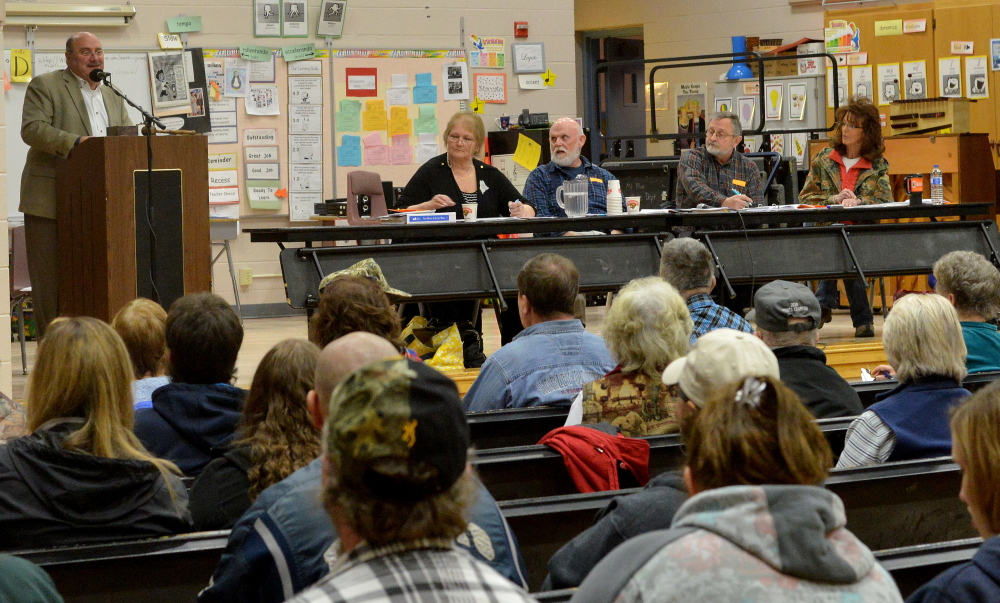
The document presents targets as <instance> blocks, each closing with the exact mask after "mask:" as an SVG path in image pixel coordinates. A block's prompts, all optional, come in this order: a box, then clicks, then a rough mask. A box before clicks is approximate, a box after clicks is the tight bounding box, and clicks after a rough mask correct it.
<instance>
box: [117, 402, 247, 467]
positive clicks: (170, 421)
mask: <svg viewBox="0 0 1000 603" xmlns="http://www.w3.org/2000/svg"><path fill="white" fill-rule="evenodd" d="M246 395H247V392H246V390H243V389H240V388H238V387H233V386H232V385H227V384H225V383H216V384H213V385H191V384H188V383H169V384H167V385H164V386H163V387H161V388H159V389H157V390H156V391H154V392H153V407H152V408H141V409H139V410H137V411H136V412H135V435H137V436H139V440H140V441H141V442H142V445H143V446H145V447H146V449H147V450H149V451H150V452H152V453H153V454H154V455H156V456H158V457H160V458H161V459H167V460H168V461H173V462H174V463H176V464H177V466H178V467H180V470H181V471H183V472H184V475H189V476H195V475H198V474H199V473H201V471H202V470H203V469H204V468H205V465H207V464H208V463H209V461H211V460H212V459H213V458H214V457H215V456H216V453H215V452H213V450H214V449H217V448H218V449H221V448H223V447H225V446H227V445H229V442H231V441H232V440H233V436H234V435H235V433H236V425H237V423H239V421H240V417H241V416H242V414H243V400H244V399H245V398H246Z"/></svg>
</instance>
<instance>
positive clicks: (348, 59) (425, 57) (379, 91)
mask: <svg viewBox="0 0 1000 603" xmlns="http://www.w3.org/2000/svg"><path fill="white" fill-rule="evenodd" d="M464 60H465V53H464V51H461V50H415V51H390V50H384V51H383V50H379V51H370V50H339V51H335V52H334V53H333V58H332V63H333V70H332V71H333V86H334V100H333V102H332V104H333V106H334V111H335V112H338V113H339V112H340V111H341V108H342V104H341V103H342V101H345V100H347V101H358V102H360V103H361V110H362V111H365V110H366V108H367V107H368V106H369V105H368V103H369V102H371V101H374V102H375V104H376V105H378V104H379V102H380V101H381V106H382V107H384V109H385V113H386V120H389V119H390V118H391V111H392V109H393V108H394V107H396V108H405V109H406V116H407V119H409V120H410V127H409V137H408V141H406V143H407V144H408V145H409V146H410V147H411V152H410V153H409V161H408V162H406V163H402V162H400V161H402V159H405V156H406V153H398V152H394V153H392V155H388V154H387V153H384V152H379V153H372V152H368V153H366V152H365V147H366V146H367V145H366V139H367V142H378V143H379V144H382V145H387V146H389V145H392V144H393V143H394V142H396V143H400V144H402V143H403V141H401V140H399V139H396V140H394V139H393V137H390V136H389V129H388V128H382V129H378V130H365V129H364V128H365V126H366V124H365V121H366V120H365V118H364V117H363V116H362V117H361V119H360V122H361V124H360V127H359V128H358V129H357V130H354V129H353V128H350V129H347V130H342V129H341V128H340V126H341V125H346V124H345V123H344V122H350V121H352V120H351V119H342V118H338V117H335V118H334V121H335V122H336V125H337V128H336V135H335V141H334V144H333V146H334V147H338V148H334V155H335V161H334V164H335V168H334V169H335V173H336V196H337V197H345V196H346V195H347V173H348V172H351V171H353V170H367V171H372V172H377V173H378V174H379V175H380V176H381V177H382V180H385V181H391V182H392V183H393V185H394V186H405V185H406V183H407V182H409V180H410V178H411V177H412V176H413V174H414V172H416V171H417V168H419V167H420V165H421V164H422V163H423V162H421V161H418V155H419V153H418V149H417V146H418V144H417V142H418V133H417V132H416V131H415V121H416V120H417V119H418V118H419V117H420V116H421V108H423V111H424V112H427V111H428V110H429V108H433V111H434V116H435V118H436V120H437V123H436V129H435V131H434V143H435V144H436V146H437V149H436V150H435V152H434V155H440V154H441V153H443V152H444V145H443V140H442V138H443V135H444V128H445V126H446V125H448V120H449V119H450V118H451V116H452V115H453V114H455V113H456V112H458V111H460V110H461V101H457V100H454V101H445V100H443V98H444V85H443V83H442V76H441V71H442V68H443V67H444V66H445V65H453V64H455V63H456V62H463V61H464ZM348 70H350V71H351V72H352V73H359V71H358V70H362V71H361V72H360V73H371V71H370V70H375V81H376V88H375V95H374V96H348V89H347V88H348V86H347V72H348ZM364 70H367V71H364ZM421 74H429V75H430V82H431V85H433V86H436V87H437V90H436V94H435V97H434V98H435V100H436V102H434V103H414V102H413V100H414V93H413V88H414V86H416V85H417V76H418V75H421ZM393 75H396V76H397V80H399V79H400V78H402V76H405V77H406V86H407V87H408V88H409V89H410V91H409V93H408V100H409V101H410V102H409V103H408V104H406V105H390V104H389V100H388V95H389V93H388V92H387V91H388V90H390V89H391V88H392V85H393V77H392V76H393ZM397 83H398V82H397ZM469 84H470V85H473V82H472V74H471V73H469ZM353 92H354V94H358V93H359V92H360V91H359V90H355V91H353ZM397 94H398V93H397ZM355 106H356V105H355ZM376 121H377V120H376ZM371 124H372V122H371V121H369V123H368V124H367V125H369V126H370V125H371ZM345 136H347V137H349V138H348V142H349V143H352V142H356V141H357V139H361V147H362V148H361V157H360V159H361V161H360V163H361V165H343V164H344V163H345V161H350V160H351V159H352V156H355V157H356V154H355V153H354V152H353V151H351V152H348V153H344V149H343V148H342V147H344V146H345V141H344V137H345ZM426 151H429V149H427V150H426ZM383 157H390V158H391V159H389V160H388V161H387V162H385V163H382V161H383ZM373 159H374V160H375V161H376V162H377V163H374V164H373V163H370V160H373ZM393 161H396V162H398V163H394V162H393Z"/></svg>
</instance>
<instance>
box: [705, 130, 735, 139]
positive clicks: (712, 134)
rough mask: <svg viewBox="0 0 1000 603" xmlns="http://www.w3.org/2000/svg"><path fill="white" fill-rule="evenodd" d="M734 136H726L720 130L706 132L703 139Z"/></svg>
mask: <svg viewBox="0 0 1000 603" xmlns="http://www.w3.org/2000/svg"><path fill="white" fill-rule="evenodd" d="M733 136H736V135H735V134H726V133H725V132H722V131H720V130H706V131H705V138H731V137H733Z"/></svg>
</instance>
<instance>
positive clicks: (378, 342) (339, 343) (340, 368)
mask: <svg viewBox="0 0 1000 603" xmlns="http://www.w3.org/2000/svg"><path fill="white" fill-rule="evenodd" d="M398 355H399V350H397V349H396V347H395V346H394V345H392V344H391V343H389V341H388V340H386V339H383V338H382V337H379V336H378V335H373V334H371V333H366V332H364V331H355V332H354V333H348V334H347V335H344V336H343V337H339V338H337V339H334V340H333V341H331V342H330V344H329V345H327V346H326V347H325V348H323V351H322V352H320V354H319V360H318V361H317V362H316V384H315V385H314V387H315V389H316V394H317V396H318V397H319V402H320V405H321V407H322V411H323V412H324V413H325V412H326V403H327V402H328V401H329V400H330V394H332V393H333V390H334V388H336V387H337V385H339V384H340V382H341V381H343V380H344V379H345V378H347V376H348V375H350V374H351V373H353V372H354V371H356V370H358V369H359V368H361V367H363V366H365V365H366V364H370V363H372V362H375V361H376V360H381V359H383V358H389V357H391V356H398Z"/></svg>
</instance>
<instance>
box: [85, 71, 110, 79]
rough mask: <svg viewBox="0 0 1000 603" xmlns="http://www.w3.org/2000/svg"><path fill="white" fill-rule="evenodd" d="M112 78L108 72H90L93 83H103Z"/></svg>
mask: <svg viewBox="0 0 1000 603" xmlns="http://www.w3.org/2000/svg"><path fill="white" fill-rule="evenodd" d="M109 77H111V74H110V73H108V72H107V71H101V70H100V69H94V70H93V71H91V72H90V81H92V82H103V81H105V80H107V79H108V78H109Z"/></svg>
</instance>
